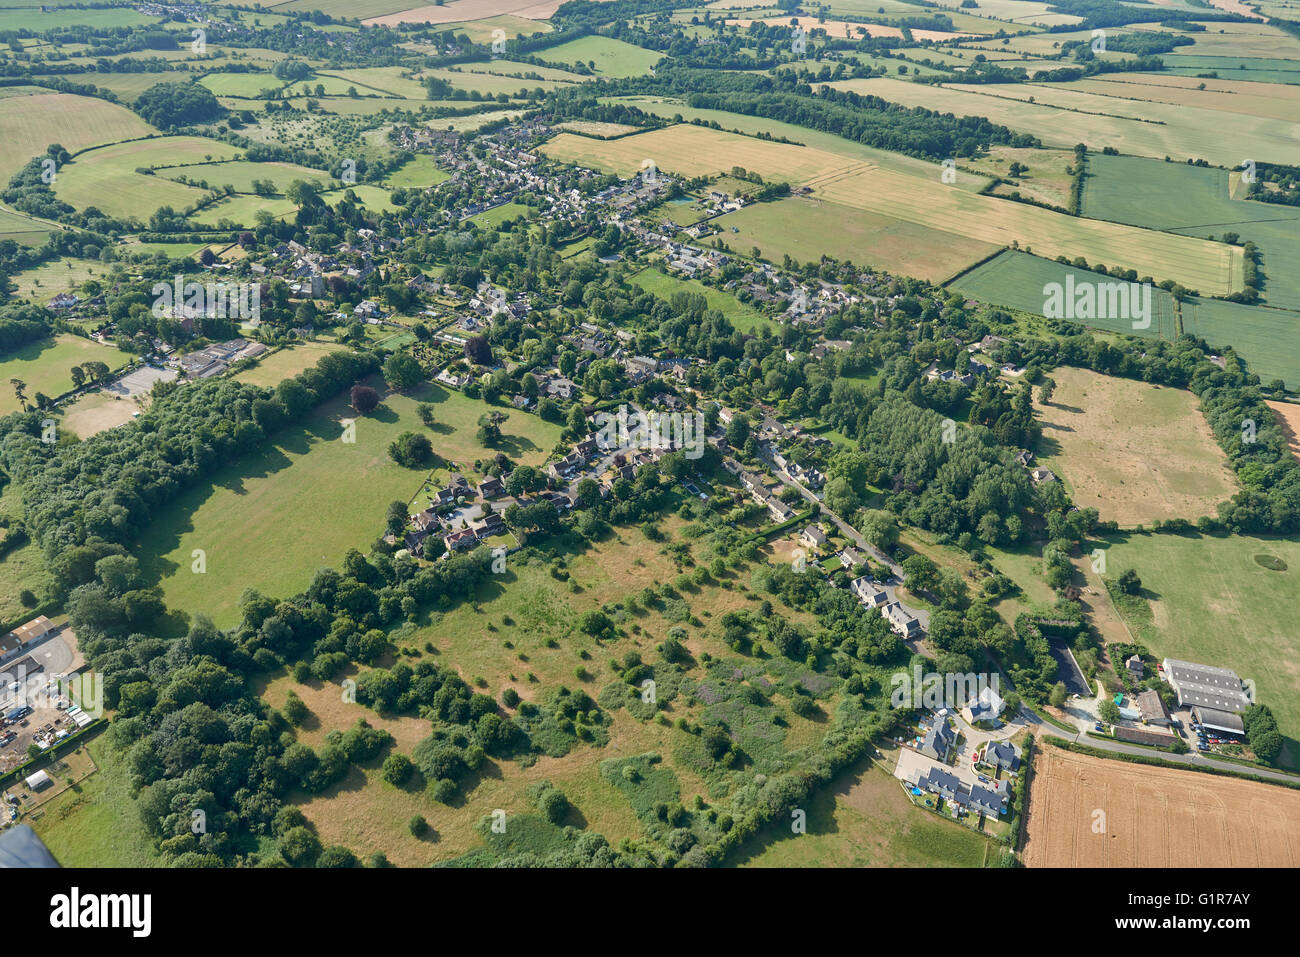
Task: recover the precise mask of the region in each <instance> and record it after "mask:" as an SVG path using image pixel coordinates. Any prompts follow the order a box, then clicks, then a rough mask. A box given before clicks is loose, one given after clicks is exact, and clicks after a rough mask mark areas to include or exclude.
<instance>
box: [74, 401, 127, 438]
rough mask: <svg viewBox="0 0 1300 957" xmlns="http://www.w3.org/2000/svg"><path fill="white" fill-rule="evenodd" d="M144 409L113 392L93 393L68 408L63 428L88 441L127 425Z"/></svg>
mask: <svg viewBox="0 0 1300 957" xmlns="http://www.w3.org/2000/svg"><path fill="white" fill-rule="evenodd" d="M142 409H143V406H142V405H140V404H137V403H136V402H135V401H134V400H132V399H123V398H121V397H120V396H117V395H114V394H113V393H111V392H103V391H100V392H93V393H91V394H90V395H87V396H83V397H82V398H80V399H78V400H77V401H76V402H74V403H72V404H71V405H69V406H68V408H67V411H66V412H65V413H64V415H63V427H64V428H65V429H67V430H68V431H69V432H71V433H72V434H73V435H75V436H76V437H77V438H79V439H88V438H90V437H91V436H92V435H97V434H98V433H100V432H103V431H106V430H107V429H111V428H115V427H116V426H119V425H125V424H126V423H127V422H130V421H131V418H132V416H133V415H134V414H135V413H136V412H139V411H141V410H142Z"/></svg>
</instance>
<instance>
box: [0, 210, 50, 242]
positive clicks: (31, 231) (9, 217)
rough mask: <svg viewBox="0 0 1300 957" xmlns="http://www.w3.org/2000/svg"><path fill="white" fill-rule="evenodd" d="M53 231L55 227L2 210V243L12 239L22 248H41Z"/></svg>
mask: <svg viewBox="0 0 1300 957" xmlns="http://www.w3.org/2000/svg"><path fill="white" fill-rule="evenodd" d="M53 231H54V227H53V226H47V225H45V224H44V223H40V222H37V221H36V220H34V219H28V218H27V217H26V216H23V215H21V214H20V213H11V212H10V211H9V210H7V209H0V241H3V240H6V239H12V240H13V241H14V242H16V243H18V245H20V246H39V245H40V244H41V243H43V242H45V238H46V237H47V236H49V235H50V233H52V232H53Z"/></svg>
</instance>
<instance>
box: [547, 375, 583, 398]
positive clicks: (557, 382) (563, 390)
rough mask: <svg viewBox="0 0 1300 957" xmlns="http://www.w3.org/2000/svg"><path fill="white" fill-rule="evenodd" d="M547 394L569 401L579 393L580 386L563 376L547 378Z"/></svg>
mask: <svg viewBox="0 0 1300 957" xmlns="http://www.w3.org/2000/svg"><path fill="white" fill-rule="evenodd" d="M546 394H547V395H549V396H551V397H552V398H556V399H564V400H565V401H568V400H569V399H572V398H573V397H574V396H575V395H577V394H578V387H577V385H575V384H574V383H573V382H571V381H570V380H568V379H566V378H564V377H563V376H559V377H556V378H554V379H549V380H547V383H546Z"/></svg>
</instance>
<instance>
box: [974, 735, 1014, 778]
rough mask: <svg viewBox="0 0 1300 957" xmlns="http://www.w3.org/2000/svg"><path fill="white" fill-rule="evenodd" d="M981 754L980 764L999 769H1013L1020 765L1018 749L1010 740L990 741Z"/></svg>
mask: <svg viewBox="0 0 1300 957" xmlns="http://www.w3.org/2000/svg"><path fill="white" fill-rule="evenodd" d="M981 755H982V756H981V761H980V763H981V764H985V765H988V766H989V767H991V768H997V769H998V770H1000V771H1015V770H1016V769H1017V768H1019V767H1020V749H1019V748H1017V747H1016V746H1015V745H1014V744H1012V743H1011V742H1010V741H990V742H989V743H988V744H986V745H985V746H984V750H983V751H982V752H981Z"/></svg>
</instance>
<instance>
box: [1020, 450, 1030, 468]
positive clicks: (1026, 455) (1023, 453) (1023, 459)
mask: <svg viewBox="0 0 1300 957" xmlns="http://www.w3.org/2000/svg"><path fill="white" fill-rule="evenodd" d="M1033 461H1034V453H1033V452H1031V451H1029V450H1028V449H1019V450H1018V451H1017V452H1016V462H1017V463H1019V464H1020V465H1022V466H1024V467H1025V468H1029V466H1030V465H1032V464H1033Z"/></svg>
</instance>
